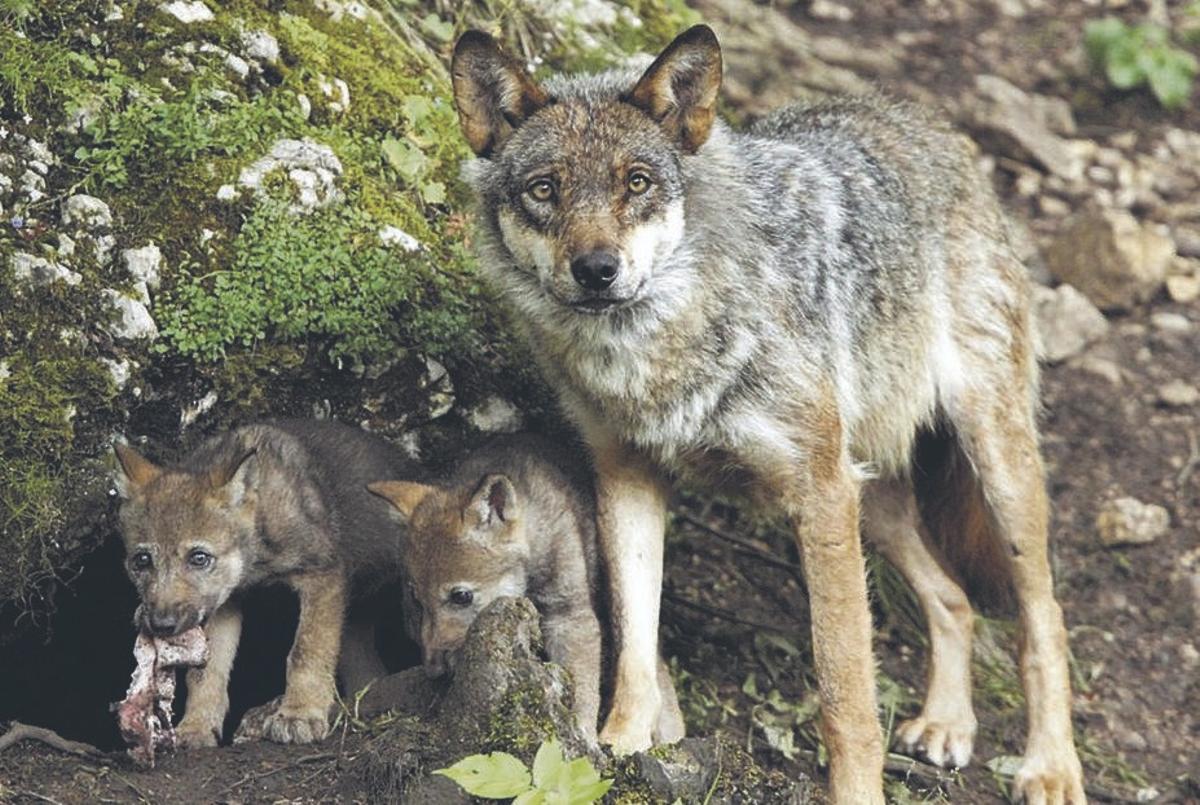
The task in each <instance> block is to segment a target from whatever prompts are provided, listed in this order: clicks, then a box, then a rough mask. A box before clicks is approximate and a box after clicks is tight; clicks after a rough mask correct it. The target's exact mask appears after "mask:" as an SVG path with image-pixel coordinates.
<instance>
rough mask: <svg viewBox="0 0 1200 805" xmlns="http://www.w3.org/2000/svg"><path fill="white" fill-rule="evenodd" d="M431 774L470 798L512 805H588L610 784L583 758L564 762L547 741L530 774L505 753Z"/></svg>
mask: <svg viewBox="0 0 1200 805" xmlns="http://www.w3.org/2000/svg"><path fill="white" fill-rule="evenodd" d="M434 774H441V775H443V776H445V777H449V778H450V779H451V780H453V781H454V782H456V783H458V784H459V785H460V786H462V788H463V790H464V791H466V792H467V793H468V794H470V795H471V796H475V797H482V798H484V799H510V798H512V799H513V805H590V803H593V802H596V801H597V800H599V799H600V798H601V797H603V796H604V795H605V794H606V793H607V792H608V789H609V788H610V787H611V786H612V784H613V781H612V780H603V779H601V778H600V773H599V772H597V771H596V769H595V767H594V766H593V765H592V761H591V760H589V759H588V758H586V757H579V758H575V759H574V760H571V761H568V760H567V759H566V758H565V757H564V756H563V751H562V745H561V744H559V742H558V741H556V740H554V739H553V738H551V739H550V740H548V741H546V742H544V743H543V744H542V745H541V747H539V748H538V751H537V756H536V757H534V759H533V771H532V773H531V772H530V770H529V769H528V768H527V767H526V766H525V764H524V763H522V762H521V759H520V758H517V757H514V756H512V755H510V754H508V753H507V752H492V753H491V754H488V755H470V756H468V757H465V758H463V759H462V760H460V761H458V762H457V763H455V764H454V765H453V766H451V767H449V768H447V769H438V770H437V771H435V772H434Z"/></svg>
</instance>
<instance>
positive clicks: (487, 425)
mask: <svg viewBox="0 0 1200 805" xmlns="http://www.w3.org/2000/svg"><path fill="white" fill-rule="evenodd" d="M467 418H468V419H470V421H471V424H472V425H474V426H475V427H476V428H478V429H479V430H481V431H483V432H485V433H514V432H516V431H518V430H520V429H521V412H520V411H518V410H517V409H516V406H514V405H513V404H512V403H510V402H509V401H508V400H505V399H502V398H500V397H488V398H487V399H486V400H484V401H483V403H482V404H481V405H479V406H477V407H475V408H473V409H471V412H470V414H468V417H467Z"/></svg>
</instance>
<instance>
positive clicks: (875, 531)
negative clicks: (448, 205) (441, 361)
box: [451, 25, 1084, 805]
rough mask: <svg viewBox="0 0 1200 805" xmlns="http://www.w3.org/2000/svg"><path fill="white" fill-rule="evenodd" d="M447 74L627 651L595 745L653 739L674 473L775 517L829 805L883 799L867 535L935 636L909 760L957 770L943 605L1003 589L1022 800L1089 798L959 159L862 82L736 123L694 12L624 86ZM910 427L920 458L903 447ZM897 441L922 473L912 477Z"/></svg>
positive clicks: (955, 679) (513, 72)
mask: <svg viewBox="0 0 1200 805" xmlns="http://www.w3.org/2000/svg"><path fill="white" fill-rule="evenodd" d="M451 72H452V78H453V83H454V97H455V103H456V105H457V108H458V113H459V118H460V121H461V124H462V129H463V132H464V134H465V136H466V139H467V142H468V143H469V145H470V146H471V148H472V149H473V150H474V152H475V154H476V155H477V157H478V158H477V159H474V160H472V161H470V162H469V163H468V164H467V165H466V166H465V167H464V177H465V178H466V179H467V181H468V182H469V183H470V184H471V186H472V187H473V189H474V191H475V194H476V196H477V199H478V208H479V215H478V218H479V222H480V228H481V230H482V232H481V236H480V238H479V243H480V249H481V258H482V259H481V263H482V269H483V271H484V274H485V276H486V277H487V279H488V280H489V282H490V283H491V285H492V287H493V288H494V289H495V290H496V291H497V292H498V293H499V294H500V295H501V296H502V297H503V298H504V299H505V301H506V302H507V303H508V305H509V307H510V308H511V309H512V312H513V313H514V317H513V318H514V322H515V324H516V326H517V327H518V328H519V329H520V330H521V331H522V333H523V334H524V336H525V337H526V339H527V341H528V343H529V344H530V346H531V347H532V349H533V352H534V355H535V357H536V359H537V360H538V362H539V365H540V367H541V371H542V372H543V374H544V376H545V377H546V379H547V380H548V381H549V382H550V384H551V385H552V386H553V387H554V388H555V390H556V391H557V394H558V396H559V399H560V401H561V404H562V406H563V408H564V410H565V411H566V412H567V414H568V415H569V416H570V417H571V418H572V419H573V420H574V422H575V423H576V425H577V426H578V427H579V429H580V431H581V432H582V433H583V435H584V438H585V439H586V440H587V442H588V444H589V446H590V448H591V451H592V453H593V456H594V461H595V466H596V470H597V485H596V486H597V503H598V509H599V543H600V550H601V553H602V556H603V558H604V560H605V563H606V564H607V567H608V569H609V573H610V575H611V587H612V591H611V594H612V601H613V615H614V621H615V627H616V633H617V637H618V659H617V671H616V691H615V694H614V699H613V706H612V709H611V712H610V713H609V715H608V719H607V721H606V722H605V724H604V727H603V729H602V730H601V734H600V737H601V740H603V741H606V742H608V743H611V744H612V745H613V746H614V748H616V749H617V750H625V751H627V750H634V749H642V748H644V747H646V746H648V745H649V744H650V742H651V737H652V732H653V729H652V728H653V725H654V723H655V720H656V718H657V715H658V708H659V692H658V691H659V689H658V686H657V684H656V682H657V673H656V658H657V645H658V644H657V629H658V618H659V590H660V587H661V584H662V556H663V551H662V548H663V528H664V512H665V509H666V499H667V480H668V479H669V478H671V477H675V476H682V477H687V478H690V479H692V481H693V482H695V483H711V484H715V485H720V486H723V487H725V488H733V489H736V490H740V491H743V492H745V493H747V494H748V495H750V496H751V497H752V498H754V499H756V500H758V501H759V502H760V503H761V504H763V505H770V506H772V507H776V508H777V509H778V510H780V511H782V512H783V513H785V514H786V515H788V516H789V518H790V519H791V521H792V523H793V525H794V530H795V536H796V540H797V542H798V544H799V547H800V551H801V554H802V556H803V558H804V566H805V568H806V577H807V582H808V593H809V598H810V603H811V611H812V638H813V646H814V657H815V666H816V673H817V677H818V680H819V682H820V692H821V702H822V712H823V730H824V737H825V743H826V746H827V747H828V749H829V755H830V788H831V793H832V798H833V800H834V801H835V802H838V803H855V804H856V805H857V804H858V803H881V802H882V801H883V796H882V793H881V790H880V789H881V782H880V781H881V765H882V757H883V748H882V745H881V744H882V740H881V736H880V731H879V724H878V721H877V715H876V703H875V674H874V670H875V665H874V662H873V658H872V651H871V619H870V612H869V609H868V607H867V586H866V579H865V574H864V569H863V558H862V547H861V544H860V526H861V530H862V533H864V534H865V535H866V536H867V537H868V538H870V539H871V540H872V541H873V542H874V543H875V545H876V546H877V547H878V549H879V550H880V552H881V553H882V554H883V555H884V556H886V557H887V558H888V559H889V560H890V561H891V562H893V563H894V564H895V565H896V566H897V567H898V568H899V569H900V571H901V572H902V573H903V574H904V575H905V577H906V578H907V579H908V581H909V582H910V584H911V585H912V587H913V589H914V590H915V591H916V594H917V596H918V597H919V599H920V601H921V605H922V607H923V608H924V611H925V614H926V617H927V620H928V622H929V625H930V631H931V636H932V641H931V652H930V671H929V690H928V694H927V696H926V699H925V703H924V707H923V708H922V710H921V713H920V714H919V715H918V716H917V717H916V718H914V719H912V720H911V721H908V722H906V723H905V724H903V725H901V726H900V728H899V729H898V730H897V738H898V741H899V744H900V746H901V747H902V748H904V749H905V750H907V751H909V752H914V753H917V754H921V755H923V756H925V757H926V758H928V759H929V760H930V761H932V762H934V763H938V764H942V765H962V764H964V763H966V762H967V760H968V759H969V757H970V755H971V748H972V742H973V740H974V735H975V727H976V722H975V716H974V714H973V712H972V709H971V701H970V698H971V684H970V657H971V651H970V641H971V627H972V614H971V608H970V604H969V603H968V599H967V596H966V593H965V590H966V589H971V590H983V589H987V588H989V587H990V588H997V587H999V588H1011V590H1012V591H1013V592H1015V595H1016V601H1017V605H1018V609H1019V612H1020V617H1021V627H1022V628H1021V641H1020V650H1021V673H1022V677H1023V681H1024V686H1025V693H1026V701H1027V704H1028V725H1029V742H1028V744H1027V747H1026V750H1025V755H1024V761H1023V765H1022V766H1021V768H1020V770H1019V772H1018V774H1017V775H1016V779H1015V781H1014V787H1015V791H1016V793H1017V795H1018V796H1023V797H1025V798H1026V799H1028V800H1030V801H1033V802H1039V803H1041V802H1063V801H1064V800H1066V801H1069V802H1082V801H1083V799H1084V795H1083V786H1082V774H1081V770H1080V765H1079V760H1078V757H1077V755H1076V752H1075V749H1074V743H1073V738H1072V730H1071V714H1070V703H1071V694H1070V686H1069V681H1068V674H1067V647H1066V646H1067V643H1066V630H1065V628H1064V625H1063V618H1062V613H1061V610H1060V609H1059V606H1058V604H1057V603H1056V601H1055V599H1054V592H1053V587H1052V584H1051V577H1050V566H1049V561H1048V556H1047V545H1046V532H1047V519H1048V502H1047V497H1046V491H1045V488H1044V472H1043V466H1042V460H1041V456H1040V453H1039V447H1038V435H1037V427H1036V415H1035V414H1036V410H1037V363H1036V360H1035V356H1034V334H1033V331H1032V326H1031V322H1030V302H1029V299H1030V289H1029V286H1028V280H1027V277H1026V272H1025V269H1024V267H1023V266H1022V265H1021V263H1020V262H1019V261H1018V259H1017V258H1016V256H1015V255H1014V253H1013V250H1012V248H1011V246H1010V245H1009V241H1008V236H1007V231H1006V224H1005V221H1004V218H1003V214H1002V213H1001V211H1000V208H999V205H998V204H997V201H996V198H995V196H994V194H993V192H992V190H991V188H990V186H989V185H988V183H987V181H986V180H985V179H984V178H983V177H982V176H981V175H980V174H979V172H978V171H977V170H976V167H975V165H974V161H973V150H972V147H971V146H970V144H969V141H967V140H966V139H965V138H964V137H962V136H960V135H959V134H957V133H955V132H954V131H953V130H952V129H951V128H950V127H949V126H947V125H946V124H944V123H942V122H940V121H938V120H936V119H934V118H933V117H931V116H930V115H929V114H927V113H926V112H925V111H923V110H922V109H920V108H917V107H915V106H913V105H911V104H907V103H901V102H898V101H893V100H888V99H886V98H884V97H882V96H879V95H875V96H869V97H861V98H843V99H838V100H832V101H829V102H826V103H822V104H818V105H813V106H804V105H800V106H791V107H787V108H784V109H780V110H778V111H777V112H775V113H773V114H771V115H769V116H768V117H766V118H765V119H763V120H761V121H759V122H758V123H757V124H755V125H754V126H753V127H751V128H750V129H749V131H746V132H734V131H731V130H730V129H729V128H728V127H727V126H725V125H724V124H723V123H722V122H721V121H719V120H718V119H717V117H716V105H717V96H718V92H719V89H720V83H721V50H720V46H719V45H718V43H717V39H716V36H715V35H714V34H713V32H712V30H711V29H709V28H708V27H706V26H703V25H701V26H697V27H694V28H692V29H690V30H688V31H686V32H685V33H683V34H682V35H680V36H679V37H678V38H677V39H676V40H675V41H674V42H673V43H671V45H670V46H669V47H667V48H666V49H665V50H664V51H663V52H662V53H661V54H660V55H659V56H658V58H657V59H656V60H655V61H654V62H653V64H651V65H650V66H649V68H647V69H646V70H645V71H644V72H642V73H640V74H638V73H636V72H621V71H618V72H610V73H605V74H601V75H594V76H579V77H566V76H559V77H554V78H551V79H548V80H547V81H546V82H545V83H537V82H535V81H534V80H533V79H531V78H530V76H529V75H528V74H527V73H526V71H525V70H524V69H523V67H522V65H521V64H519V63H518V62H517V61H515V60H514V59H512V58H510V57H509V56H507V55H505V54H504V53H503V52H502V51H501V50H500V49H499V48H498V47H497V45H496V43H495V42H494V41H493V40H492V39H491V38H490V37H489V36H487V35H486V34H483V33H480V32H478V31H470V32H468V33H465V34H463V36H462V37H461V38H460V39H459V40H458V43H457V45H456V47H455V51H454V59H453V64H452V71H451ZM929 440H932V441H934V442H936V443H937V444H938V445H940V446H941V447H942V449H941V450H940V451H928V450H917V449H915V448H918V447H921V446H922V445H923V444H924V443H925V442H926V441H929ZM918 454H919V455H922V456H937V461H935V462H934V463H933V464H931V465H928V466H921V467H920V468H919V470H915V469H914V463H913V462H914V456H917V455H918Z"/></svg>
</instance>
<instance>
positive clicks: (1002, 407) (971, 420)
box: [950, 394, 1085, 805]
mask: <svg viewBox="0 0 1200 805" xmlns="http://www.w3.org/2000/svg"><path fill="white" fill-rule="evenodd" d="M950 414H951V418H952V420H953V424H954V426H955V428H956V430H957V432H958V434H959V437H960V440H961V443H962V446H963V448H964V451H965V452H966V454H967V456H968V457H969V458H970V459H971V464H972V466H973V467H974V468H975V472H976V473H977V475H978V478H979V481H980V483H981V485H982V488H983V493H984V498H985V499H986V501H987V504H988V508H989V510H990V513H991V516H992V521H993V525H994V528H993V529H992V530H991V531H992V534H993V538H994V539H996V540H998V541H999V542H1000V543H1001V545H1002V546H1003V548H1004V549H1005V551H1006V552H1007V553H1008V555H1009V556H1010V557H1011V560H1012V579H1013V587H1014V589H1015V592H1016V596H1017V608H1018V612H1019V614H1020V627H1021V635H1020V666H1021V678H1022V682H1023V683H1024V688H1025V702H1026V708H1027V711H1028V713H1027V715H1028V721H1029V739H1028V743H1027V744H1026V748H1025V756H1024V760H1023V762H1022V765H1021V768H1020V769H1019V770H1018V772H1017V775H1016V777H1015V779H1014V781H1013V789H1014V794H1015V795H1016V797H1017V798H1018V799H1022V800H1025V801H1026V802H1032V803H1047V804H1048V805H1060V804H1061V803H1070V804H1071V805H1075V804H1076V803H1083V802H1085V797H1084V792H1083V772H1082V769H1081V767H1080V764H1079V757H1078V755H1077V754H1076V752H1075V742H1074V736H1073V734H1072V730H1071V684H1070V677H1069V673H1068V668H1067V630H1066V627H1065V625H1064V623H1063V614H1062V609H1061V608H1059V605H1058V602H1057V601H1055V599H1054V587H1053V582H1052V579H1051V576H1050V559H1049V556H1048V546H1047V529H1048V522H1049V500H1048V498H1047V495H1046V490H1045V479H1044V471H1043V467H1042V458H1041V454H1040V452H1039V451H1038V443H1037V436H1036V431H1035V428H1034V418H1033V413H1032V411H1030V410H1029V409H1028V408H1026V407H1024V406H1021V405H1013V404H1012V400H1011V396H1010V395H1005V394H995V395H991V394H987V395H979V396H978V397H974V398H972V399H969V400H963V401H960V404H958V405H956V406H954V408H953V410H951V411H950Z"/></svg>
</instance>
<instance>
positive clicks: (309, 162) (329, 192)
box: [218, 139, 342, 213]
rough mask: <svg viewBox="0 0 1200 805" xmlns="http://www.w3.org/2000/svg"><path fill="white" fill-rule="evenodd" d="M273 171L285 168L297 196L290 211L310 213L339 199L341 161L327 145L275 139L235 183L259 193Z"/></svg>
mask: <svg viewBox="0 0 1200 805" xmlns="http://www.w3.org/2000/svg"><path fill="white" fill-rule="evenodd" d="M276 170H283V171H285V172H286V173H287V174H288V176H289V178H290V179H291V180H292V182H293V183H294V184H295V186H296V191H297V195H298V196H299V198H298V200H297V203H296V204H294V205H292V210H293V212H297V213H307V212H311V211H312V210H314V209H316V208H318V207H323V206H326V205H328V204H331V203H333V202H335V201H340V200H341V198H342V193H341V191H340V190H338V188H337V185H336V180H337V177H339V176H341V174H342V163H341V160H339V159H338V158H337V155H336V154H335V153H333V149H331V148H330V147H329V146H327V145H322V144H321V143H316V142H313V141H312V140H289V139H281V140H277V141H276V142H275V144H274V145H272V146H271V151H270V153H268V154H267V155H266V156H264V157H262V158H261V159H258V160H256V161H255V162H254V163H253V164H251V165H249V166H248V167H246V168H243V169H242V172H241V173H240V174H239V175H238V184H239V185H241V186H242V187H245V188H247V189H250V190H252V191H254V192H256V193H259V192H261V191H262V186H263V180H264V179H265V178H266V176H267V174H269V173H271V172H273V171H276ZM219 195H220V194H219V192H218V196H219Z"/></svg>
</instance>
